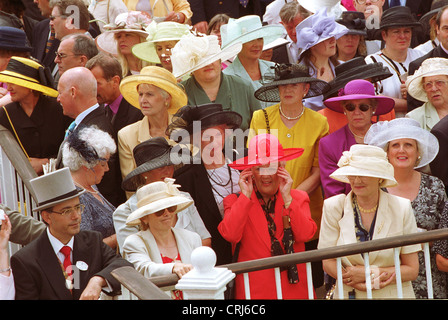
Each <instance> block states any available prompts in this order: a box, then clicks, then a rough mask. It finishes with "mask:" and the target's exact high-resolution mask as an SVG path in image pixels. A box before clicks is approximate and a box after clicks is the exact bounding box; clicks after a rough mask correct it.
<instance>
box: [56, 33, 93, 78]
mask: <svg viewBox="0 0 448 320" xmlns="http://www.w3.org/2000/svg"><path fill="white" fill-rule="evenodd" d="M74 45H75V40H74V39H65V40H63V41H62V42H61V43H60V45H59V48H58V52H57V53H56V57H55V58H54V62H55V63H57V64H58V72H59V75H62V74H63V73H64V72H65V71H67V70H68V69H71V68H74V67H82V66H84V64H83V57H84V59H85V60H86V59H87V58H86V57H85V56H83V55H79V54H74V53H73V47H74Z"/></svg>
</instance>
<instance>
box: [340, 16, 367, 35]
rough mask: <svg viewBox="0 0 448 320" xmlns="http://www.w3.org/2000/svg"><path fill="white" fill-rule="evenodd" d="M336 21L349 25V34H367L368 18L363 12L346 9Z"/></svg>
mask: <svg viewBox="0 0 448 320" xmlns="http://www.w3.org/2000/svg"><path fill="white" fill-rule="evenodd" d="M336 22H337V23H339V24H342V25H343V26H345V27H347V29H348V30H349V32H348V33H347V34H353V35H360V36H367V31H366V18H365V16H364V13H362V12H358V11H344V12H342V14H341V18H339V19H337V20H336Z"/></svg>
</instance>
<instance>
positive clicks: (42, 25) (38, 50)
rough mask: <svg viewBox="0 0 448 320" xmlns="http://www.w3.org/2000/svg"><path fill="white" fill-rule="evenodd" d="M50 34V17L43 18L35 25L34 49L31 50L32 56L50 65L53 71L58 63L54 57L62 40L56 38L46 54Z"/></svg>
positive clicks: (45, 64)
mask: <svg viewBox="0 0 448 320" xmlns="http://www.w3.org/2000/svg"><path fill="white" fill-rule="evenodd" d="M49 34H50V19H45V20H42V21H40V22H38V23H37V24H36V25H35V27H34V32H33V42H32V45H33V50H32V51H31V56H32V57H34V58H36V59H37V60H39V61H40V63H42V65H44V66H46V67H48V68H49V69H50V72H51V71H53V69H54V67H55V65H56V64H55V62H54V58H56V52H57V51H58V48H59V43H60V41H59V40H58V39H54V41H53V44H52V45H51V48H50V50H49V51H48V53H47V54H46V53H45V48H46V47H47V41H48V35H49Z"/></svg>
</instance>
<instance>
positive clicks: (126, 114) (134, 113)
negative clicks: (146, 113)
mask: <svg viewBox="0 0 448 320" xmlns="http://www.w3.org/2000/svg"><path fill="white" fill-rule="evenodd" d="M104 108H109V107H107V106H105V107H104ZM142 119H143V113H142V111H141V110H140V109H137V108H136V107H134V106H133V105H132V104H130V103H129V102H127V101H126V100H125V99H124V98H123V99H122V100H121V103H120V106H119V107H118V111H117V114H116V115H114V117H113V118H112V127H113V129H114V131H115V134H116V135H117V134H118V131H119V130H120V129H122V128H124V127H126V126H127V125H130V124H132V123H134V122H137V121H139V120H142Z"/></svg>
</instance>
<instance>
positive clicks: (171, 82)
mask: <svg viewBox="0 0 448 320" xmlns="http://www.w3.org/2000/svg"><path fill="white" fill-rule="evenodd" d="M143 83H146V84H152V85H154V86H156V87H158V88H160V89H162V90H165V91H166V92H167V93H168V94H169V95H170V96H171V104H170V106H169V108H168V112H169V113H175V112H176V111H177V110H178V109H179V108H181V107H183V106H185V105H186V104H187V101H188V98H187V95H186V93H185V91H184V89H183V88H182V87H181V85H179V84H178V83H177V80H176V78H175V77H174V75H173V74H172V73H171V72H169V71H168V70H166V69H164V68H162V67H157V66H149V67H144V68H143V69H142V70H141V71H140V74H135V75H131V76H128V77H125V78H124V79H123V80H122V81H121V83H120V92H121V94H122V95H123V97H124V98H125V99H126V100H127V101H128V102H129V103H130V104H132V105H133V106H134V107H136V108H140V104H139V102H138V91H137V89H138V88H137V87H138V86H139V85H140V84H143Z"/></svg>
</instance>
